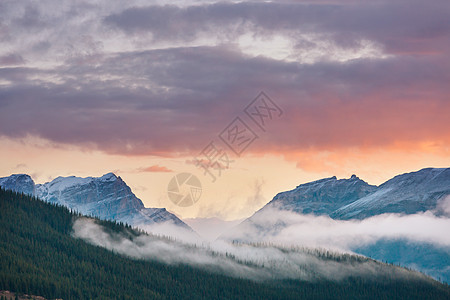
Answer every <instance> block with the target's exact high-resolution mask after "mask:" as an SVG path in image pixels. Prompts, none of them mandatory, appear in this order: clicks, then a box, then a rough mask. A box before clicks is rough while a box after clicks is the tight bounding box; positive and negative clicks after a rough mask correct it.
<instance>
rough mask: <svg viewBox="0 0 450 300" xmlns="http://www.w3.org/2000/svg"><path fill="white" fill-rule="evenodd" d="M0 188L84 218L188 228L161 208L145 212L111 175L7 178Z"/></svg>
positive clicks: (1, 182) (140, 203)
mask: <svg viewBox="0 0 450 300" xmlns="http://www.w3.org/2000/svg"><path fill="white" fill-rule="evenodd" d="M0 186H2V187H3V188H4V189H8V190H14V191H17V192H23V193H26V194H30V195H34V196H36V197H38V198H40V199H42V200H44V201H47V202H51V203H57V204H61V205H64V206H66V207H69V208H71V209H74V210H76V211H78V212H80V213H82V214H84V215H92V216H96V217H99V218H101V219H106V220H116V221H120V222H124V223H128V224H130V225H132V226H142V225H152V224H155V223H163V222H166V221H171V222H172V223H173V224H175V225H178V226H182V227H185V228H189V226H187V225H186V224H185V223H183V221H181V220H180V219H179V218H177V217H176V216H175V215H173V214H171V213H170V212H168V211H167V210H166V209H165V208H145V207H144V204H143V203H142V201H141V200H140V199H139V198H137V197H136V195H134V194H133V192H132V191H131V189H130V187H129V186H128V185H127V184H126V183H125V182H124V181H123V180H122V179H121V178H120V177H117V176H116V175H114V174H113V173H108V174H105V175H103V176H102V177H98V178H95V177H86V178H80V177H75V176H70V177H58V178H56V179H54V180H52V181H50V182H47V183H44V184H37V185H35V184H34V181H33V180H32V179H31V177H30V176H28V175H25V174H20V175H11V176H9V177H4V178H0Z"/></svg>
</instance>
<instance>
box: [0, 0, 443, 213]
mask: <svg viewBox="0 0 450 300" xmlns="http://www.w3.org/2000/svg"><path fill="white" fill-rule="evenodd" d="M449 20H450V2H448V1H447V0H436V1H432V2H430V1H414V0H413V1H409V0H408V1H406V0H405V1H403V0H400V1H396V0H394V1H387V0H386V1H370V2H369V1H353V0H349V1H346V0H345V1H326V0H324V1H315V2H314V3H309V2H305V1H284V2H283V1H277V2H260V1H259V2H232V1H228V2H214V1H165V2H162V1H106V0H105V1H102V0H98V1H56V0H53V1H45V0H44V1H7V0H6V1H1V2H0V42H1V47H0V155H1V156H2V163H1V165H0V176H8V175H10V174H12V173H28V174H30V175H32V176H33V178H34V179H35V181H36V182H38V183H43V182H46V181H48V180H50V179H52V178H55V177H56V176H58V175H63V176H68V175H77V176H100V175H102V174H104V173H107V172H110V171H113V172H115V173H116V174H118V175H120V176H121V177H122V178H123V179H124V180H125V181H126V182H127V183H128V184H129V185H130V186H131V187H132V189H133V191H134V192H135V193H136V194H137V196H138V197H140V198H141V199H142V200H143V201H144V203H145V205H146V206H151V207H167V208H168V209H169V210H171V211H173V212H175V213H176V214H178V215H179V216H181V217H207V216H208V217H220V218H225V219H229V220H230V219H236V218H243V217H246V216H248V215H249V214H251V213H252V212H254V211H255V210H256V209H258V208H260V207H261V206H262V205H263V204H265V203H266V202H268V201H269V200H271V198H272V197H273V196H274V195H275V194H276V193H277V192H280V191H283V190H287V189H292V188H294V187H295V186H296V185H298V184H301V183H304V182H307V181H310V180H314V179H318V178H322V177H328V176H333V175H336V176H338V177H340V178H342V177H349V176H351V175H352V174H354V173H355V174H357V175H358V176H359V177H361V178H362V179H365V180H366V181H368V182H369V183H371V184H380V183H382V182H384V181H385V180H387V179H389V178H390V177H392V176H394V175H396V174H398V173H403V172H410V171H415V170H418V169H421V168H424V167H430V166H434V167H448V166H449V162H450V149H449V144H450V130H449V129H450V118H449V116H450V99H449V97H450V96H449V95H450V85H449V82H450V60H449V59H448V56H449V54H450V21H449ZM261 91H264V92H265V93H266V94H267V96H269V97H270V99H271V100H272V102H270V103H273V104H275V105H276V107H278V108H279V109H280V111H279V112H280V113H278V111H277V113H276V114H275V113H274V114H273V116H272V115H271V116H272V118H271V119H270V118H266V119H265V121H266V122H265V126H264V127H258V126H257V124H256V122H254V121H253V120H252V119H251V118H250V117H249V116H248V115H247V114H245V108H246V107H247V106H248V105H249V104H251V102H252V100H254V99H255V97H257V96H258V95H259V93H260V92H261ZM273 107H274V106H273V105H272V108H273ZM262 110H263V109H262ZM262 110H261V111H262ZM281 111H282V113H281ZM266 112H269V111H268V110H266ZM266 115H267V114H266ZM236 117H239V118H240V119H239V120H241V121H242V123H244V124H245V125H247V129H249V130H251V133H252V134H253V135H254V137H256V136H257V138H256V139H254V140H252V142H251V144H248V145H247V147H246V148H245V149H244V150H243V151H242V153H240V155H239V156H238V155H236V154H235V153H234V152H233V151H232V149H231V148H230V147H228V145H226V143H225V142H224V140H223V139H221V138H220V137H221V133H223V132H225V131H224V130H226V129H229V128H230V126H229V124H230V123H231V122H232V121H233V120H235V118H236ZM222 137H223V135H222ZM243 141H245V140H243ZM211 142H213V143H214V145H215V146H216V148H217V149H219V150H220V151H221V152H220V153H226V154H227V156H228V160H227V162H229V161H231V163H230V164H229V165H228V163H226V165H228V169H223V170H221V173H220V174H218V171H219V170H218V169H217V168H216V169H213V170H212V171H213V172H215V174H216V181H215V182H212V181H213V180H212V177H211V176H210V175H209V174H205V173H204V171H203V170H202V169H200V168H198V167H196V166H195V165H194V164H193V161H194V158H199V159H200V160H201V161H204V157H202V156H203V155H202V150H205V149H208V145H211V144H210V143H211ZM244 144H245V143H244ZM203 152H204V151H203ZM221 164H222V165H224V164H225V163H224V162H223V160H222V162H221ZM180 172H190V173H193V174H195V175H197V176H198V177H199V179H200V180H201V182H202V186H203V194H202V197H201V199H200V200H199V202H197V203H196V204H195V205H194V206H191V207H188V208H180V207H177V206H175V205H174V204H173V203H171V202H170V200H169V199H168V197H167V192H166V189H167V184H168V182H169V181H170V179H171V178H172V177H173V176H174V175H175V174H177V173H180ZM219 175H220V176H219Z"/></svg>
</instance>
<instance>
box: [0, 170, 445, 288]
mask: <svg viewBox="0 0 450 300" xmlns="http://www.w3.org/2000/svg"><path fill="white" fill-rule="evenodd" d="M0 186H1V187H2V188H4V189H7V190H13V191H17V192H20V193H24V194H28V195H33V196H36V197H38V198H40V199H42V200H44V201H46V202H50V203H56V204H61V205H64V206H66V207H69V208H71V209H73V210H76V211H78V212H80V213H82V214H85V215H91V216H97V217H99V218H101V219H105V220H115V221H119V222H124V223H127V224H129V225H132V226H137V227H145V225H153V224H161V223H165V222H167V221H169V222H170V223H173V224H175V225H177V226H179V227H180V228H188V229H189V230H192V229H190V227H189V226H188V225H186V224H185V223H184V222H183V221H181V220H180V219H179V218H178V217H176V216H175V215H173V214H171V213H170V212H168V211H167V210H166V209H164V208H146V207H144V205H143V203H142V201H141V200H140V199H139V198H137V197H136V196H135V195H134V194H133V192H132V191H131V189H130V187H129V186H128V185H127V184H126V183H125V182H124V181H123V180H122V179H121V178H120V177H117V176H116V175H114V174H113V173H108V174H105V175H103V176H101V177H98V178H95V177H87V178H80V177H75V176H70V177H58V178H55V179H54V180H52V181H50V182H47V183H44V184H35V183H34V181H33V180H32V178H31V177H30V176H29V175H26V174H15V175H11V176H9V177H4V178H0ZM449 195H450V168H427V169H422V170H419V171H417V172H411V173H405V174H401V175H398V176H395V177H394V178H392V179H390V180H388V181H386V182H385V183H383V184H381V185H379V186H375V185H370V184H368V183H367V182H365V181H363V180H362V179H360V178H358V177H357V176H356V175H352V176H351V177H350V178H348V179H337V178H336V177H330V178H325V179H321V180H317V181H313V182H310V183H305V184H301V185H299V186H297V187H296V188H295V189H293V190H290V191H286V192H281V193H279V194H277V195H276V196H275V197H274V198H273V200H272V201H270V202H269V203H267V204H266V205H265V206H264V207H262V208H261V209H260V210H258V211H257V212H256V213H255V214H254V215H253V216H251V217H250V218H248V219H246V220H244V221H243V222H242V223H241V224H239V225H238V226H237V227H236V228H234V229H231V230H230V231H229V233H228V234H224V235H223V236H222V238H226V237H227V236H233V231H236V230H239V228H243V227H245V226H247V227H248V226H252V227H254V228H255V230H257V231H258V232H264V231H271V232H274V231H277V230H278V231H279V230H281V229H282V228H283V226H286V222H284V221H281V222H278V223H276V224H272V223H270V222H265V221H263V222H261V220H260V219H258V218H259V217H260V216H261V215H263V214H264V213H265V212H266V211H268V210H269V209H272V208H276V209H277V210H281V211H289V212H294V213H296V214H300V215H314V216H326V217H329V218H332V219H335V220H364V219H367V218H370V217H374V216H379V215H382V214H386V213H395V214H401V215H408V214H409V215H412V214H417V213H423V212H427V211H428V212H432V213H433V215H435V216H437V217H444V218H447V217H449V216H450V211H449V207H443V206H442V205H441V204H442V203H443V202H442V201H443V200H445V199H446V197H448V196H449ZM447 199H450V198H447ZM449 206H450V205H449ZM196 223H198V222H196V221H195V220H194V221H193V222H192V224H196ZM268 227H271V228H268ZM449 229H450V228H449ZM311 230H313V229H311ZM252 242H254V241H252ZM257 242H264V241H257ZM351 250H352V251H354V252H356V253H359V254H363V255H366V256H369V257H372V258H375V259H377V260H381V261H388V262H391V263H398V264H401V265H404V266H409V267H413V268H415V269H418V270H420V271H422V272H425V273H427V274H429V275H431V276H433V277H435V278H437V279H441V280H443V281H446V282H450V249H448V247H441V246H436V245H434V244H431V243H421V242H417V241H410V240H405V239H384V240H378V241H376V242H375V243H372V244H368V245H364V246H359V247H355V248H353V249H351Z"/></svg>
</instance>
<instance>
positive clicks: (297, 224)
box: [223, 202, 450, 251]
mask: <svg viewBox="0 0 450 300" xmlns="http://www.w3.org/2000/svg"><path fill="white" fill-rule="evenodd" d="M443 203H444V202H443ZM445 203H446V202H445ZM443 205H444V204H443ZM449 228H450V218H448V217H445V216H436V215H435V214H433V213H432V212H430V211H427V212H423V213H417V214H413V215H401V214H382V215H377V216H374V217H370V218H367V219H363V220H335V219H332V218H330V217H329V216H315V215H303V214H297V213H295V212H291V211H286V210H281V209H277V208H275V207H268V208H267V209H264V210H262V211H260V212H258V213H257V214H255V215H254V216H253V217H252V218H251V220H250V221H249V220H247V221H245V222H243V223H242V224H240V225H239V226H238V227H236V228H235V230H234V231H232V232H230V233H228V234H227V235H225V236H223V238H224V239H228V240H240V241H247V242H257V241H265V242H270V243H274V244H279V245H289V246H291V245H297V246H307V247H323V248H326V249H335V250H340V251H350V250H351V249H354V248H355V247H361V246H366V245H370V244H373V243H375V242H376V241H378V240H381V239H407V240H410V241H412V242H424V243H431V244H434V245H436V246H439V247H450V235H449V234H448V229H449Z"/></svg>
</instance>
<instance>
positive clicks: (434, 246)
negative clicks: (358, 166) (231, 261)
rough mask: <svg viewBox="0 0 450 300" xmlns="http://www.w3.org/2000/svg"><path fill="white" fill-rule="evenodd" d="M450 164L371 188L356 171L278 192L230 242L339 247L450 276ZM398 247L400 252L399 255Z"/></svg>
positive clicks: (230, 235) (236, 230)
mask: <svg viewBox="0 0 450 300" xmlns="http://www.w3.org/2000/svg"><path fill="white" fill-rule="evenodd" d="M449 195H450V168H441V169H436V168H427V169H422V170H420V171H417V172H412V173H406V174H402V175H398V176H396V177H394V178H392V179H391V180H388V181H387V182H385V183H383V184H382V185H380V186H378V187H377V186H372V185H369V184H368V183H366V182H364V181H363V180H361V179H359V178H358V177H356V176H355V175H353V176H352V177H351V178H349V179H340V180H338V179H337V178H336V177H331V178H326V179H321V180H317V181H314V182H310V183H306V184H302V185H299V186H297V187H296V188H295V189H293V190H291V191H287V192H282V193H279V194H278V195H276V196H275V197H274V199H273V200H272V201H270V202H269V203H268V204H267V205H265V206H264V207H263V208H261V209H260V210H259V211H257V212H256V213H255V214H254V215H253V216H251V217H250V218H248V219H246V220H245V221H244V222H242V223H241V224H240V225H238V226H237V227H236V228H234V230H232V231H230V232H228V233H226V234H224V235H222V237H221V238H223V239H226V240H238V241H245V242H250V241H251V242H255V241H261V240H264V241H270V242H274V243H281V244H286V243H295V244H297V245H310V246H311V245H314V246H317V247H326V248H329V247H336V248H338V249H340V250H346V251H354V252H357V253H360V254H363V255H367V256H370V257H373V258H376V259H379V260H382V261H389V262H394V263H400V264H402V265H406V266H410V267H413V268H415V269H419V270H421V271H423V272H426V273H427V274H430V275H432V276H434V277H435V278H440V279H441V280H444V281H447V282H449V281H450V241H449V239H448V238H447V236H448V232H449V230H450V219H449V218H448V217H449V216H450V197H449ZM400 253H401V254H400Z"/></svg>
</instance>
